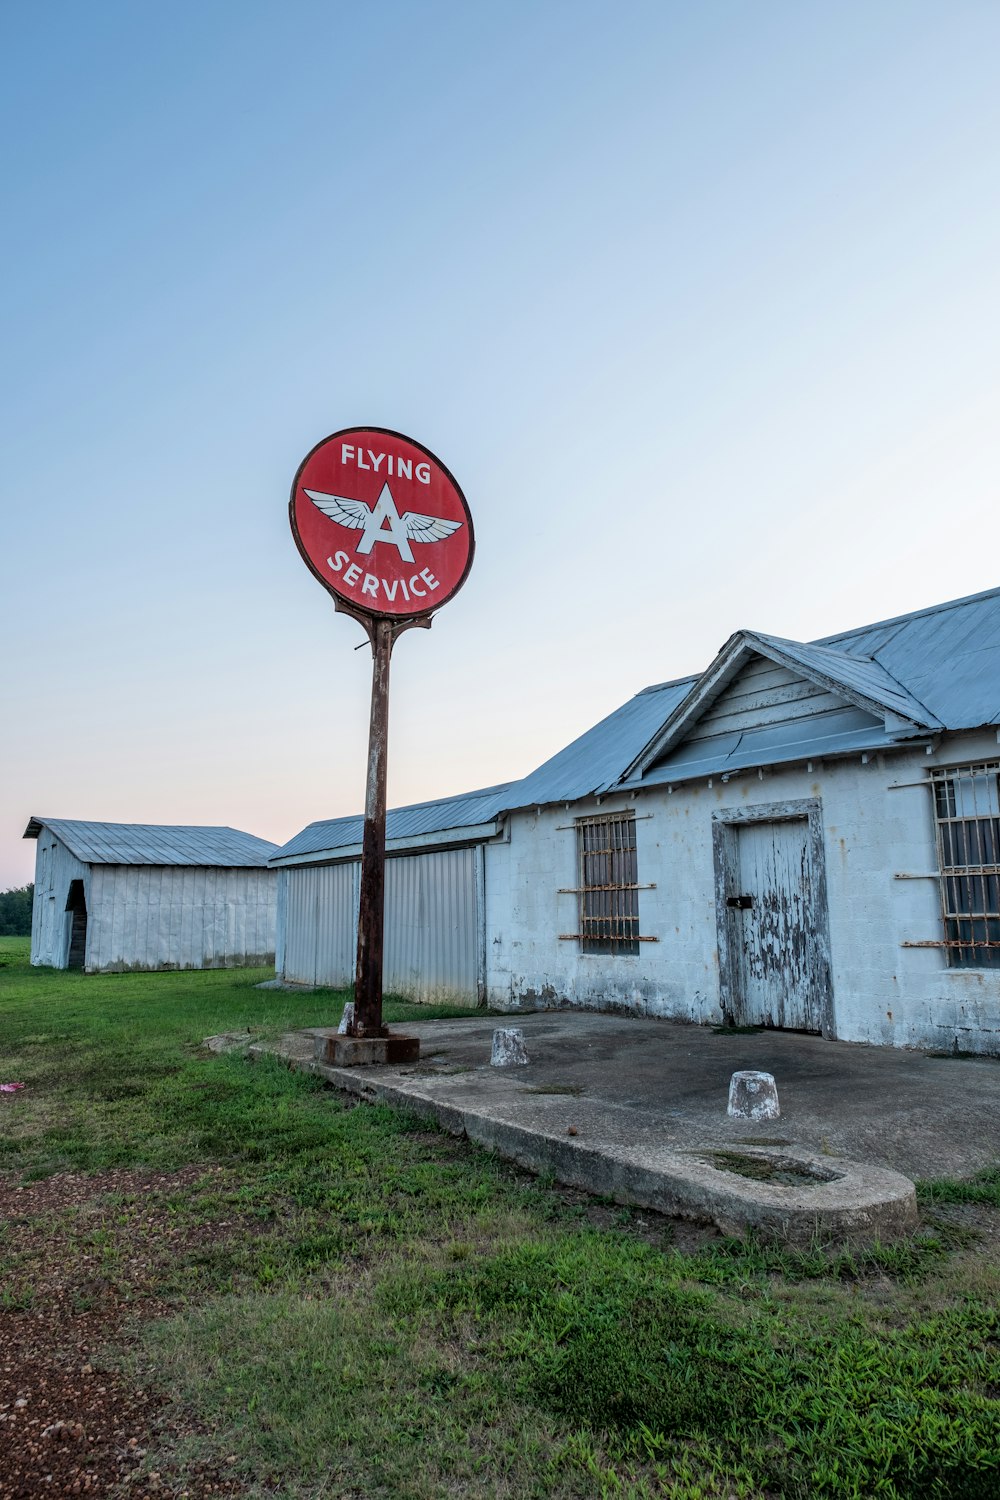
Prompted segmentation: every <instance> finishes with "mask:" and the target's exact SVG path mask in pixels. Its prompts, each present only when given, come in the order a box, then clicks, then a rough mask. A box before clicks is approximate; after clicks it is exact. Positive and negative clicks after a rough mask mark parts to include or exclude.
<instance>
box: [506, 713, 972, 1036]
mask: <svg viewBox="0 0 1000 1500" xmlns="http://www.w3.org/2000/svg"><path fill="white" fill-rule="evenodd" d="M996 758H997V739H996V734H995V733H993V732H991V731H984V732H980V733H976V732H972V733H967V734H956V735H949V736H942V737H941V739H940V741H939V742H936V743H935V745H934V748H933V753H932V754H927V753H925V742H920V743H918V744H916V745H914V746H913V747H912V748H901V749H899V750H894V751H892V752H886V753H885V754H881V753H880V754H874V753H873V754H871V755H870V756H868V757H866V758H865V760H863V759H862V756H861V755H860V754H858V755H852V756H850V757H846V758H844V759H838V760H829V761H826V762H819V761H817V762H813V763H812V769H809V768H808V767H807V765H804V764H799V765H793V766H789V767H787V768H774V769H772V770H770V771H766V772H765V773H764V777H763V779H759V777H758V773H757V771H756V770H749V771H746V772H741V773H739V774H734V775H733V776H732V777H731V779H730V780H729V781H728V782H723V781H722V780H721V779H720V778H719V777H715V778H713V784H712V786H711V787H709V785H708V783H707V779H701V780H699V781H697V782H691V783H688V784H682V785H678V786H675V787H674V789H673V792H672V793H670V792H669V791H668V789H667V788H666V787H665V786H664V787H659V788H649V789H648V790H646V791H643V792H640V793H639V794H637V796H636V797H635V799H634V800H632V799H630V798H629V797H626V796H625V795H624V794H621V793H616V794H614V795H610V796H607V797H605V798H603V799H602V800H601V804H600V806H598V803H597V800H596V799H594V798H589V799H584V800H582V801H580V802H579V803H575V804H573V806H572V808H571V809H569V810H567V809H566V808H565V807H564V806H560V807H558V808H546V809H542V810H541V811H539V810H531V811H522V812H516V813H512V814H511V815H510V818H509V839H510V842H509V845H488V846H487V848H486V855H487V871H486V891H487V938H488V941H487V950H488V960H487V962H488V976H487V978H488V997H489V1001H490V1003H491V1004H497V1005H511V1004H513V1005H530V1004H537V1003H539V1002H541V1003H551V1004H571V1005H584V1006H590V1007H595V1008H622V1009H626V1010H631V1011H635V1012H637V1013H645V1014H652V1015H663V1016H672V1017H676V1018H680V1019H686V1020H692V1021H704V1022H713V1023H717V1022H719V1021H721V1020H722V1019H723V1014H722V1008H721V1004H720V986H719V945H718V932H717V913H716V892H715V881H714V862H713V840H712V827H713V814H719V813H720V812H723V811H725V810H727V809H729V810H733V811H738V810H740V809H747V808H753V807H755V806H757V807H764V806H765V805H767V804H776V803H782V802H793V801H796V800H804V799H812V800H818V803H819V808H820V825H821V834H822V846H823V856H824V861H825V872H826V886H827V916H828V922H829V936H830V953H829V961H830V980H831V988H832V1017H831V1022H832V1024H831V1026H830V1028H829V1030H830V1033H831V1034H832V1035H835V1036H838V1037H840V1038H842V1039H845V1040H849V1041H858V1042H874V1043H880V1044H885V1045H891V1046H906V1047H927V1048H931V1049H934V1050H943V1051H950V1050H953V1049H955V1048H958V1049H959V1050H962V1051H973V1052H975V1051H978V1052H995V1051H1000V971H997V970H973V969H952V968H949V966H948V962H947V956H946V953H945V950H944V949H940V948H913V947H904V946H902V945H903V944H904V943H920V942H926V941H928V940H937V939H940V938H941V937H942V936H943V931H942V918H941V906H940V897H939V886H938V882H937V880H936V879H934V878H919V879H897V878H896V876H897V875H916V876H922V877H926V876H928V875H934V873H935V872H936V870H937V848H936V840H935V829H934V811H933V800H932V792H931V789H930V786H929V781H928V776H927V772H928V770H929V769H930V768H931V767H932V766H950V765H964V764H968V763H972V762H975V761H981V760H995V759H996ZM627 808H633V809H634V810H635V813H636V820H637V821H636V842H637V849H638V879H639V883H640V885H644V886H645V885H649V884H652V885H655V889H654V890H640V892H639V920H640V931H641V932H642V933H643V934H645V935H648V936H652V937H655V938H656V939H657V941H656V942H651V943H642V944H641V945H640V951H639V953H638V954H637V955H636V956H635V957H631V956H624V955H606V954H593V955H584V954H582V953H581V952H580V947H579V944H578V943H576V942H561V941H560V940H559V936H558V934H559V933H566V932H570V933H571V932H575V931H576V930H577V925H576V902H577V897H576V896H575V895H571V894H570V895H560V894H559V891H560V889H564V888H567V887H573V886H575V885H576V884H577V883H578V882H577V879H576V860H577V854H576V848H577V845H576V832H575V830H574V827H573V820H574V817H575V816H587V815H593V814H594V813H597V812H598V811H601V812H604V811H608V812H613V811H620V810H625V809H627Z"/></svg>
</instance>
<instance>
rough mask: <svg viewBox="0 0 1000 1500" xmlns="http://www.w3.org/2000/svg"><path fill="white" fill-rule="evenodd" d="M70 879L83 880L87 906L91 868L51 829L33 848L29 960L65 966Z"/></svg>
mask: <svg viewBox="0 0 1000 1500" xmlns="http://www.w3.org/2000/svg"><path fill="white" fill-rule="evenodd" d="M71 880H82V881H83V885H84V893H85V895H86V900H87V908H88V910H89V908H90V871H89V869H88V868H87V866H86V865H84V864H81V863H80V861H79V860H78V859H77V858H76V857H75V855H73V854H71V853H70V851H69V850H68V849H67V848H66V846H65V844H62V843H60V841H59V840H58V839H57V838H56V837H55V835H54V834H52V833H50V832H43V833H42V834H41V835H40V836H39V839H38V846H37V848H36V850H35V896H34V902H33V904H32V909H31V962H32V963H33V964H51V966H52V967H53V968H55V969H65V967H66V963H67V960H68V957H69V938H70V929H71V927H72V921H73V919H72V916H71V914H70V913H69V912H68V911H67V910H66V898H67V896H68V895H69V886H70V881H71Z"/></svg>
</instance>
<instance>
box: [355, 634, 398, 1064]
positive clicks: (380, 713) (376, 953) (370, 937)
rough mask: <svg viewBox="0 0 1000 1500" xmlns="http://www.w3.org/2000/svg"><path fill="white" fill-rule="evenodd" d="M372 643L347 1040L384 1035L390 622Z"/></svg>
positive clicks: (391, 640)
mask: <svg viewBox="0 0 1000 1500" xmlns="http://www.w3.org/2000/svg"><path fill="white" fill-rule="evenodd" d="M370 636H371V643H372V708H371V720H370V727H369V731H368V785H367V788H366V791H365V829H364V834H363V836H362V844H361V905H360V909H359V912H358V963H357V969H356V971H355V979H354V1022H353V1025H352V1026H351V1027H350V1028H349V1030H350V1033H351V1035H352V1036H359V1037H364V1036H385V1035H387V1032H386V1028H385V1027H384V1026H383V1025H382V934H383V923H384V919H385V783H386V762H387V752H388V739H389V659H390V657H391V656H392V643H393V624H392V621H391V620H375V621H373V623H372V629H371V631H370Z"/></svg>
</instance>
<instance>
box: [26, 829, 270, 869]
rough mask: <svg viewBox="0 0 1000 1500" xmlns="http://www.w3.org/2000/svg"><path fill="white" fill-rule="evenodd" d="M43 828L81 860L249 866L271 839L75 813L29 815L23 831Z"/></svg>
mask: <svg viewBox="0 0 1000 1500" xmlns="http://www.w3.org/2000/svg"><path fill="white" fill-rule="evenodd" d="M43 828H47V829H49V831H50V832H51V833H54V834H55V836H56V838H57V839H59V840H60V841H61V842H62V843H64V844H65V845H66V848H67V849H68V850H69V851H70V853H71V854H75V855H76V858H77V859H79V860H81V861H82V863H83V864H86V865H211V866H214V867H222V868H242V869H254V868H262V867H263V866H265V865H266V864H267V861H268V859H269V858H270V856H271V855H272V854H273V853H274V852H275V851H276V849H277V847H278V846H277V844H272V843H271V842H270V840H269V839H259V838H257V837H256V836H255V835H254V834H252V833H243V832H241V830H240V829H238V828H204V827H188V826H185V825H179V826H171V825H163V824H154V823H88V822H84V821H81V820H78V819H75V818H31V819H30V821H29V823H28V826H27V828H26V829H25V831H24V837H25V838H26V839H29V838H32V839H36V838H37V837H38V835H39V834H40V833H41V831H42V829H43Z"/></svg>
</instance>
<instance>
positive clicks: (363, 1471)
mask: <svg viewBox="0 0 1000 1500" xmlns="http://www.w3.org/2000/svg"><path fill="white" fill-rule="evenodd" d="M261 977H263V976H262V975H260V974H258V973H256V972H250V971H236V972H234V971H215V972H210V973H187V974H151V975H114V976H107V977H97V976H92V977H87V976H82V975H79V974H69V973H59V972H56V971H53V970H47V969H31V968H30V966H29V965H28V963H27V941H26V940H22V939H0V1082H9V1081H18V1082H23V1083H24V1085H25V1088H24V1089H23V1090H21V1091H19V1092H17V1093H12V1094H0V1213H2V1215H3V1217H2V1219H0V1495H2V1496H7V1495H10V1496H19V1495H35V1494H42V1493H47V1494H53V1493H64V1492H70V1493H83V1492H85V1491H86V1492H89V1493H91V1494H120V1495H126V1494H127V1495H131V1496H145V1495H150V1496H152V1495H166V1494H176V1495H178V1496H180V1495H187V1496H191V1497H194V1496H202V1495H208V1494H219V1493H222V1494H247V1495H280V1496H283V1497H285V1496H287V1497H320V1496H325V1497H327V1496H351V1497H365V1500H367V1497H374V1496H402V1497H414V1500H418V1497H431V1496H451V1495H454V1496H482V1497H487V1496H511V1497H514V1496H537V1497H548V1496H556V1497H559V1496H637V1497H643V1496H654V1495H662V1496H670V1497H675V1500H706V1497H718V1500H729V1497H739V1500H751V1497H753V1500H757V1497H779V1496H780V1497H801V1500H813V1497H821V1496H843V1497H856V1500H868V1497H873V1496H879V1497H881V1496H884V1497H902V1500H924V1497H926V1500H938V1497H940V1500H946V1497H947V1500H996V1497H997V1496H998V1495H1000V1314H998V1310H997V1309H998V1292H1000V1243H998V1242H1000V1236H998V1233H997V1231H998V1228H1000V1169H998V1171H996V1172H992V1173H984V1174H981V1175H980V1177H979V1178H978V1179H976V1181H975V1182H973V1183H968V1184H956V1183H936V1184H926V1185H922V1188H921V1201H922V1205H923V1215H924V1222H923V1224H922V1226H921V1228H920V1230H919V1232H918V1233H917V1234H916V1235H914V1236H913V1237H912V1238H911V1239H909V1240H907V1241H906V1242H904V1243H902V1244H897V1245H892V1246H882V1247H875V1248H873V1249H870V1250H868V1251H866V1252H863V1253H862V1252H854V1253H847V1252H844V1251H840V1250H837V1249H836V1248H834V1247H824V1246H816V1247H814V1248H813V1249H812V1250H810V1251H808V1252H793V1251H788V1250H784V1249H782V1248H780V1247H767V1246H764V1245H761V1244H760V1243H758V1242H756V1241H754V1240H752V1239H751V1240H745V1241H735V1240H728V1239H722V1238H720V1237H719V1236H718V1235H715V1234H714V1233H713V1232H711V1231H705V1232H703V1233H701V1232H696V1231H692V1230H691V1229H690V1228H688V1227H685V1226H678V1225H675V1224H673V1223H672V1222H671V1221H669V1220H665V1219H659V1218H657V1217H656V1216H655V1215H650V1214H643V1213H640V1212H636V1211H634V1210H627V1209H619V1208H616V1207H615V1206H614V1205H611V1204H608V1203H599V1202H594V1201H592V1200H588V1199H585V1198H582V1197H581V1195H579V1194H575V1193H571V1192H569V1191H567V1190H563V1189H561V1188H559V1187H558V1186H557V1185H555V1184H552V1183H544V1182H537V1181H534V1180H532V1179H530V1178H528V1177H526V1176H525V1175H524V1174H523V1173H520V1172H518V1171H517V1170H515V1169H514V1168H512V1167H510V1166H509V1165H507V1164H505V1163H504V1162H502V1161H500V1160H498V1159H496V1158H494V1157H492V1156H490V1155H489V1154H487V1153H486V1152H484V1151H482V1150H480V1149H478V1148H476V1147H473V1146H470V1145H468V1144H465V1143H462V1142H458V1141H455V1140H453V1139H451V1138H450V1137H448V1136H445V1135H441V1134H439V1133H437V1132H436V1131H433V1130H429V1129H428V1127H427V1125H426V1122H421V1121H417V1120H415V1119H412V1118H409V1117H407V1116H405V1115H402V1114H399V1113H396V1112H394V1111H391V1110H387V1109H383V1108H375V1107H370V1106H367V1105H359V1106H354V1105H353V1104H352V1103H351V1102H349V1101H347V1100H344V1099H342V1098H340V1097H339V1096H337V1095H336V1094H335V1093H333V1092H331V1091H329V1090H327V1089H324V1088H323V1087H321V1086H320V1085H318V1084H317V1083H316V1081H315V1080H312V1079H309V1078H306V1077H304V1076H302V1075H299V1074H293V1073H290V1072H288V1071H287V1070H286V1069H284V1068H283V1067H281V1066H280V1065H278V1064H277V1063H273V1064H271V1063H266V1064H254V1065H250V1064H247V1063H246V1062H244V1061H243V1060H241V1059H240V1058H235V1057H231V1056H230V1057H216V1056H211V1055H208V1054H206V1053H204V1052H203V1051H201V1050H200V1048H199V1043H200V1041H201V1039H202V1038H203V1037H205V1036H208V1035H210V1034H212V1033H214V1032H220V1031H228V1030H235V1029H238V1028H243V1027H250V1028H251V1029H253V1030H256V1031H259V1032H262V1033H269V1032H277V1031H279V1030H283V1029H287V1028H288V1027H291V1026H299V1025H303V1026H304V1025H310V1024H329V1023H330V1022H331V1021H333V1020H335V1019H336V1018H337V1017H338V1016H339V1012H340V1008H341V1006H342V1004H343V1000H344V998H345V997H344V996H342V995H341V996H335V995H332V994H327V995H306V996H289V995H286V994H282V993H280V992H275V991H259V990H256V989H255V988H254V987H253V986H254V984H255V982H257V981H258V980H259V979H260V978H261ZM386 1011H387V1016H388V1018H389V1019H390V1020H401V1019H405V1017H406V1016H407V1015H412V1014H414V1013H416V1014H419V1015H420V1017H421V1018H422V1019H426V1018H428V1017H429V1016H431V1015H433V1014H434V1012H432V1011H428V1010H427V1009H426V1008H424V1007H406V1006H393V1005H387V1007H386ZM998 1161H1000V1151H998ZM18 1402H20V1403H22V1404H20V1405H18V1404H17V1403H18ZM46 1476H49V1477H48V1478H46Z"/></svg>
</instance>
